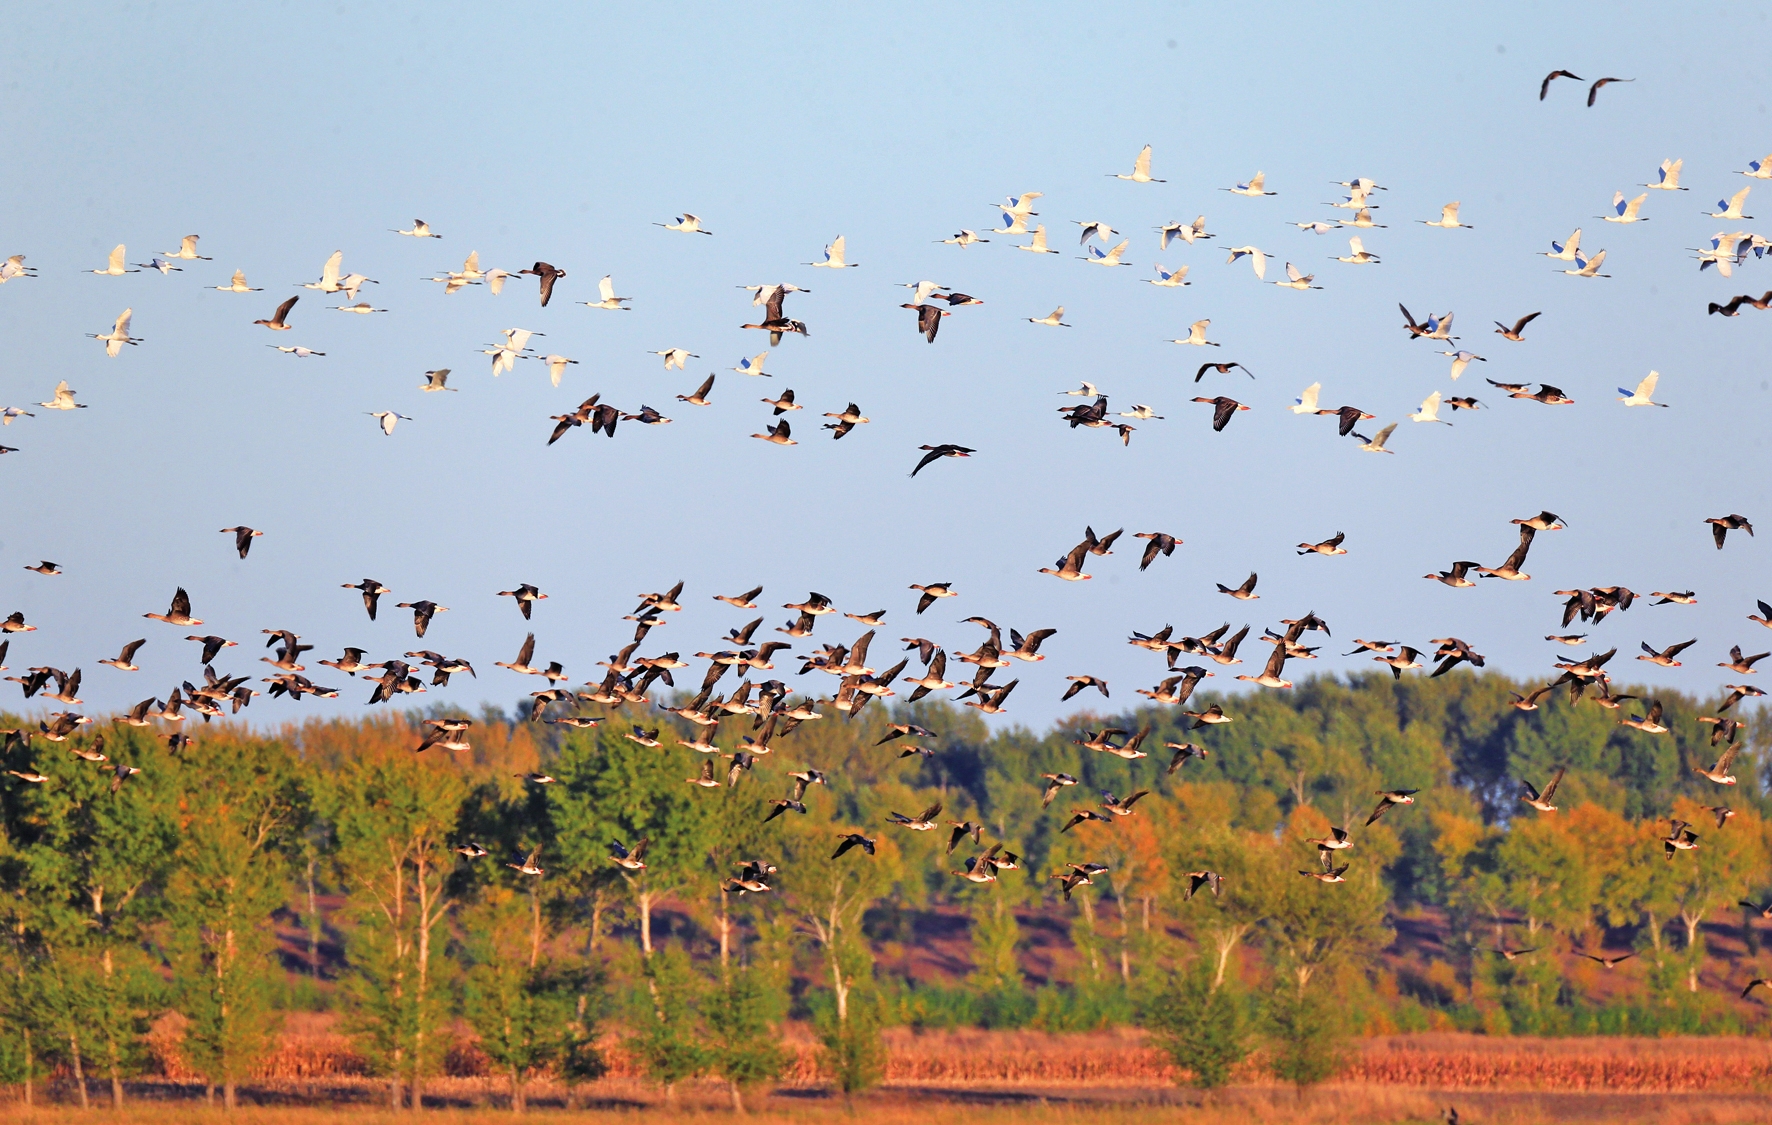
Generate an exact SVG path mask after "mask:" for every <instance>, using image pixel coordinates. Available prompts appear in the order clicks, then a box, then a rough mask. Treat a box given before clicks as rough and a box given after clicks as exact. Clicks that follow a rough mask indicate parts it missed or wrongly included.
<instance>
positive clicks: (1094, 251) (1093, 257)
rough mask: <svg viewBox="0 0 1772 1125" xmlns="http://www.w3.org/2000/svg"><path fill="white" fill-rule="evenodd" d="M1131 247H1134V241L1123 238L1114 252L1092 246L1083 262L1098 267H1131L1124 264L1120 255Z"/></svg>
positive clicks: (1126, 263)
mask: <svg viewBox="0 0 1772 1125" xmlns="http://www.w3.org/2000/svg"><path fill="white" fill-rule="evenodd" d="M1130 245H1132V240H1131V239H1129V238H1123V239H1121V240H1120V244H1119V245H1118V246H1116V247H1114V248H1113V249H1112V250H1103V249H1102V248H1101V247H1099V246H1091V247H1089V248H1088V252H1087V255H1086V256H1085V257H1083V258H1082V259H1081V260H1082V261H1085V262H1089V263H1091V264H1093V265H1097V266H1129V265H1131V264H1132V263H1131V262H1122V261H1121V260H1120V255H1121V254H1124V253H1125V252H1126V247H1128V246H1130Z"/></svg>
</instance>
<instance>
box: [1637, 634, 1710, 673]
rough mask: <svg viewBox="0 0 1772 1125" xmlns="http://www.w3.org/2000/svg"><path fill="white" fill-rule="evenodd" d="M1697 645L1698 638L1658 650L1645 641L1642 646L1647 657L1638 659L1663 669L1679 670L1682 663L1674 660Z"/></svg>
mask: <svg viewBox="0 0 1772 1125" xmlns="http://www.w3.org/2000/svg"><path fill="white" fill-rule="evenodd" d="M1697 643H1698V640H1697V638H1693V639H1692V640H1689V641H1681V642H1680V643H1679V644H1673V645H1668V646H1667V647H1666V648H1664V649H1660V650H1657V649H1655V648H1652V647H1650V645H1649V642H1647V641H1644V642H1642V646H1643V652H1644V653H1645V655H1643V656H1639V657H1637V659H1638V660H1647V661H1648V662H1649V663H1651V664H1659V665H1660V666H1661V667H1663V668H1678V667H1680V662H1679V661H1678V660H1676V659H1674V658H1675V657H1676V656H1678V655H1679V654H1680V653H1682V652H1684V651H1685V650H1686V649H1689V648H1691V647H1692V646H1693V645H1695V644H1697Z"/></svg>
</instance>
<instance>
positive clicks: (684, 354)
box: [525, 334, 761, 371]
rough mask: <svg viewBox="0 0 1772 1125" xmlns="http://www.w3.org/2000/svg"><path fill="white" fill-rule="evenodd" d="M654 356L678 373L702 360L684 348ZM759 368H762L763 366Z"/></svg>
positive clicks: (672, 349)
mask: <svg viewBox="0 0 1772 1125" xmlns="http://www.w3.org/2000/svg"><path fill="white" fill-rule="evenodd" d="M525 338H527V334H525ZM652 354H653V355H658V356H663V357H664V365H665V370H666V371H669V370H670V369H671V368H673V367H675V368H676V369H677V370H678V371H681V370H683V365H684V364H686V363H687V362H688V361H690V360H692V359H700V358H701V357H700V356H698V355H696V354H695V353H694V352H690V351H685V350H683V349H682V348H666V349H664V350H663V351H655V352H653V353H652ZM758 366H761V364H759V365H758Z"/></svg>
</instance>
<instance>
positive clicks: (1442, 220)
mask: <svg viewBox="0 0 1772 1125" xmlns="http://www.w3.org/2000/svg"><path fill="white" fill-rule="evenodd" d="M1415 221H1416V222H1418V223H1420V224H1421V225H1422V226H1424V227H1444V228H1445V229H1447V230H1459V229H1461V228H1462V229H1464V230H1473V229H1475V228H1473V227H1472V226H1471V225H1470V224H1469V223H1461V222H1459V221H1458V200H1456V199H1454V200H1453V201H1452V202H1450V203H1448V204H1446V205H1445V206H1444V207H1442V208H1440V217H1439V218H1438V219H1436V220H1433V221H1431V222H1430V221H1429V220H1427V219H1417V220H1415Z"/></svg>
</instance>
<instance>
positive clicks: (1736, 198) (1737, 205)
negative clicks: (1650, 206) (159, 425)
mask: <svg viewBox="0 0 1772 1125" xmlns="http://www.w3.org/2000/svg"><path fill="white" fill-rule="evenodd" d="M1752 190H1754V189H1753V188H1751V187H1744V188H1742V189H1741V190H1740V191H1738V192H1736V193H1735V194H1734V195H1731V196H1730V197H1729V198H1728V199H1719V200H1717V206H1718V207H1721V208H1722V210H1721V211H1712V212H1710V217H1711V218H1713V219H1751V218H1753V216H1752V215H1743V214H1742V213H1741V205H1742V204H1743V203H1746V202H1747V193H1748V192H1750V191H1752ZM117 249H119V250H121V249H123V248H122V247H121V246H119V247H118V248H117ZM116 259H117V256H116V255H115V254H113V255H111V261H112V263H113V264H115V262H116ZM94 272H98V271H94Z"/></svg>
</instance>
